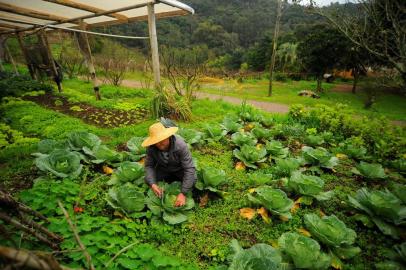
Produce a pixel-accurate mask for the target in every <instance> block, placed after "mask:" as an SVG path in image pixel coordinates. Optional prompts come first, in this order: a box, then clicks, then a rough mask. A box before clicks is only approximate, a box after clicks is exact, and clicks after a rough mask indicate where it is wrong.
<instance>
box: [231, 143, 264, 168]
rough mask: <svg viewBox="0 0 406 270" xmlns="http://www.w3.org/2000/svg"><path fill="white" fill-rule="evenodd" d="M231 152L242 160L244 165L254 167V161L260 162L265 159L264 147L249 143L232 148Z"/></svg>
mask: <svg viewBox="0 0 406 270" xmlns="http://www.w3.org/2000/svg"><path fill="white" fill-rule="evenodd" d="M233 154H234V156H235V157H236V158H238V159H239V160H241V161H242V162H244V164H245V166H247V167H250V168H253V169H256V168H257V166H256V165H255V163H261V162H264V161H265V160H266V157H265V156H266V150H265V148H263V147H261V148H259V149H258V148H256V147H255V146H251V145H243V146H242V147H241V149H234V151H233Z"/></svg>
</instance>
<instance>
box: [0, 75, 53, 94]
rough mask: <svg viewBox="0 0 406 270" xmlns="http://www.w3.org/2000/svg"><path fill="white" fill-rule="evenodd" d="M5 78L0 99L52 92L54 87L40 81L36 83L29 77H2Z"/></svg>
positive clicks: (0, 82)
mask: <svg viewBox="0 0 406 270" xmlns="http://www.w3.org/2000/svg"><path fill="white" fill-rule="evenodd" d="M0 77H5V78H4V79H1V80H0V89H1V91H0V98H3V97H7V96H13V97H18V96H22V95H23V94H24V93H27V92H33V91H40V90H43V91H45V92H51V91H52V89H53V87H52V86H51V85H50V84H47V83H43V82H40V81H34V80H32V79H31V78H30V77H29V76H27V75H19V76H10V77H8V76H7V75H4V74H3V75H0Z"/></svg>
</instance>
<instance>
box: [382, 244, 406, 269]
mask: <svg viewBox="0 0 406 270" xmlns="http://www.w3.org/2000/svg"><path fill="white" fill-rule="evenodd" d="M388 257H389V259H390V260H388V261H384V262H380V263H377V264H375V268H376V269H377V270H402V269H406V242H403V243H402V244H399V245H395V246H394V247H393V250H391V251H390V252H389V254H388Z"/></svg>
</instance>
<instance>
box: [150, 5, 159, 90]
mask: <svg viewBox="0 0 406 270" xmlns="http://www.w3.org/2000/svg"><path fill="white" fill-rule="evenodd" d="M148 29H149V39H150V45H151V54H152V70H153V72H154V81H155V88H158V87H159V86H160V85H161V74H160V70H159V52H158V38H157V34H156V20H155V8H154V4H148Z"/></svg>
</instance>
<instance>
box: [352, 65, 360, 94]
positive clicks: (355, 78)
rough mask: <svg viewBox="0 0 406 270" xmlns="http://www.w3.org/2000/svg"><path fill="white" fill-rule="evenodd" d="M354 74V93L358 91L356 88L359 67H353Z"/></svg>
mask: <svg viewBox="0 0 406 270" xmlns="http://www.w3.org/2000/svg"><path fill="white" fill-rule="evenodd" d="M352 75H353V76H354V81H353V83H352V93H353V94H355V93H356V88H357V83H358V79H359V72H358V69H356V68H353V69H352Z"/></svg>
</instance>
